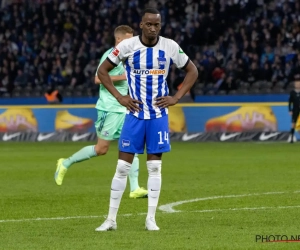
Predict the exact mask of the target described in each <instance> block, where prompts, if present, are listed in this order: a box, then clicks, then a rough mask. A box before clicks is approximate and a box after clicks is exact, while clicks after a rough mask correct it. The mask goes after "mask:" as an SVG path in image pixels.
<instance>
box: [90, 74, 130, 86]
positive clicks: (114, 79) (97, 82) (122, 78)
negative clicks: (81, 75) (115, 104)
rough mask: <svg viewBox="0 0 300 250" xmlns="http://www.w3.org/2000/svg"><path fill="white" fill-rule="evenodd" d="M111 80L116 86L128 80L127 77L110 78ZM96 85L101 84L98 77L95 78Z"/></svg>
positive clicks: (123, 75)
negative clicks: (117, 83)
mask: <svg viewBox="0 0 300 250" xmlns="http://www.w3.org/2000/svg"><path fill="white" fill-rule="evenodd" d="M110 79H111V80H112V81H113V82H114V84H116V82H119V81H123V80H127V78H126V75H125V74H122V75H118V76H110ZM95 84H101V81H100V79H99V77H98V76H95Z"/></svg>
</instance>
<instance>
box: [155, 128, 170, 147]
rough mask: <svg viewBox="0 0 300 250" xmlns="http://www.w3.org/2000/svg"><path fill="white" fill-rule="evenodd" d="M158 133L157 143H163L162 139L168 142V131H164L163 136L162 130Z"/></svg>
mask: <svg viewBox="0 0 300 250" xmlns="http://www.w3.org/2000/svg"><path fill="white" fill-rule="evenodd" d="M158 135H159V142H158V144H164V142H163V139H164V140H165V141H166V142H167V143H169V133H168V132H167V131H164V137H163V132H162V131H159V132H158Z"/></svg>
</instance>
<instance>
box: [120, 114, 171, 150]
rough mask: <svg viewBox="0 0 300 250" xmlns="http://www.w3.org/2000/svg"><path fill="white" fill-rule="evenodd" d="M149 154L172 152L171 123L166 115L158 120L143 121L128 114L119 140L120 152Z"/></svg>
mask: <svg viewBox="0 0 300 250" xmlns="http://www.w3.org/2000/svg"><path fill="white" fill-rule="evenodd" d="M145 144H146V149H147V154H158V153H165V152H169V151H170V141H169V122H168V116H167V115H165V116H163V117H160V118H156V119H149V120H142V119H138V118H137V117H135V116H133V115H131V114H127V115H126V117H125V121H124V125H123V128H122V132H121V136H120V139H119V150H120V151H122V152H127V153H136V154H143V153H144V148H145Z"/></svg>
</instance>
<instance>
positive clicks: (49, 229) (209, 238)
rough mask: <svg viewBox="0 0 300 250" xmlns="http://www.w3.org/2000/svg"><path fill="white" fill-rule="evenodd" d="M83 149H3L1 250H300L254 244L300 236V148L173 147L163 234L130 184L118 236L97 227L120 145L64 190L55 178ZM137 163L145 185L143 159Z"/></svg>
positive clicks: (71, 178)
mask: <svg viewBox="0 0 300 250" xmlns="http://www.w3.org/2000/svg"><path fill="white" fill-rule="evenodd" d="M84 145H87V144H83V143H1V144H0V193H1V196H0V197H1V198H0V249H5V250H13V249H22V250H31V249H37V250H40V249H51V250H52V249H63V250H66V249H72V250H74V249H88V250H90V249H108V250H110V249H130V250H132V249H137V250H140V249H150V250H151V249H153V250H154V249H155V250H156V249H172V250H173V249H180V250H181V249H220V250H221V249H222V250H224V249H228V250H233V249H236V250H241V249H251V250H252V249H272V250H273V249H299V248H300V243H299V242H292V243H282V242H281V243H261V242H256V235H264V236H266V235H287V236H288V237H291V236H292V235H293V236H297V235H300V230H299V217H300V199H299V198H300V193H299V192H300V191H299V190H300V178H299V177H300V174H299V173H300V171H299V167H300V164H299V150H300V144H294V145H290V144H286V143H278V144H268V143H261V144H256V143H173V144H172V152H171V153H168V154H165V155H164V156H163V167H162V176H163V185H162V192H161V198H160V202H159V205H167V206H164V207H163V208H164V210H165V211H169V212H162V211H161V210H158V212H157V216H156V220H157V225H158V226H159V227H160V228H161V230H160V231H158V232H147V231H145V230H144V222H145V215H144V214H143V213H145V212H146V210H147V199H140V200H132V199H129V190H128V187H127V190H126V191H125V193H124V196H123V199H122V203H121V207H120V210H119V217H118V221H117V222H118V230H117V231H115V232H95V231H94V229H95V228H96V227H98V226H99V225H100V224H101V223H102V222H103V221H104V217H103V216H104V215H106V213H107V211H108V202H109V191H110V183H111V179H112V176H113V174H114V171H115V166H116V160H117V145H116V144H113V145H112V146H111V150H110V152H109V153H108V154H107V155H106V156H104V157H99V158H94V159H92V160H89V161H86V162H81V163H79V164H77V165H74V166H72V167H71V168H70V170H69V171H68V173H67V175H66V177H65V180H64V183H63V185H62V186H56V184H55V182H54V180H53V175H54V172H55V165H56V160H57V159H58V158H59V157H67V156H68V155H70V154H72V153H74V152H75V151H77V150H78V149H80V148H81V147H82V146H84ZM140 163H141V166H140V185H141V186H144V187H146V182H147V171H146V167H145V155H142V156H140ZM295 191H296V192H295ZM297 191H299V192H297ZM197 199H198V200H197ZM182 201H185V202H182ZM174 202H178V203H175V205H174V204H173V205H174V206H173V205H172V204H171V205H170V203H174ZM168 204H169V205H168ZM174 210H176V211H179V212H174ZM170 211H171V212H170ZM172 211H173V212H172ZM38 218H40V219H38Z"/></svg>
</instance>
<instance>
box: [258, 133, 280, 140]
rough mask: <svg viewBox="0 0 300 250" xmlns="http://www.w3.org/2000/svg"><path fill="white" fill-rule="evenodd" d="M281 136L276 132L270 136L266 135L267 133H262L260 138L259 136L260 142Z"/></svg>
mask: <svg viewBox="0 0 300 250" xmlns="http://www.w3.org/2000/svg"><path fill="white" fill-rule="evenodd" d="M278 134H280V133H279V132H275V133H270V134H268V135H266V133H262V134H261V135H260V136H259V140H261V141H266V140H269V139H270V138H272V137H274V136H276V135H278Z"/></svg>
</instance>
